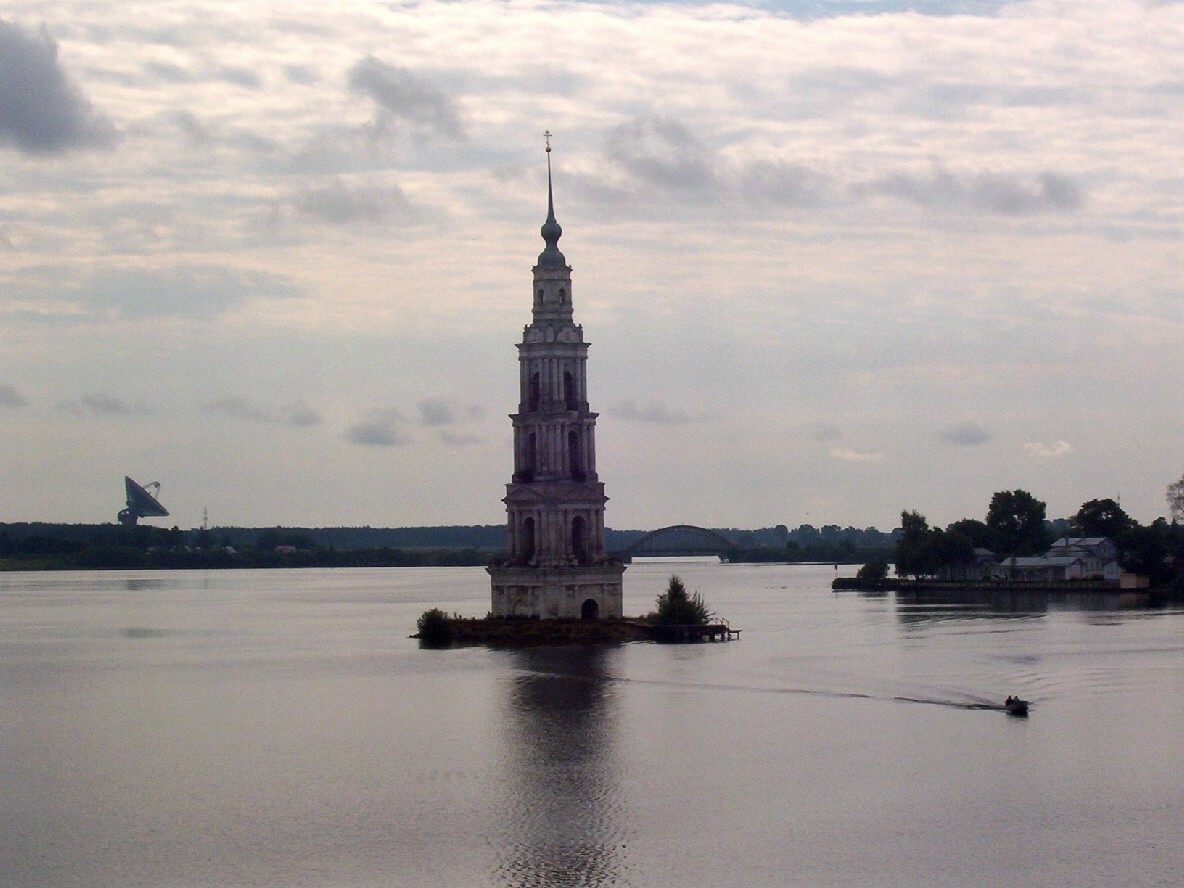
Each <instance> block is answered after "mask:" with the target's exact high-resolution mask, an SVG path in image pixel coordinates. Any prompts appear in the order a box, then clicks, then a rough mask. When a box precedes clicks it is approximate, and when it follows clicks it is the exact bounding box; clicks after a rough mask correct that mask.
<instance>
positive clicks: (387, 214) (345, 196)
mask: <svg viewBox="0 0 1184 888" xmlns="http://www.w3.org/2000/svg"><path fill="white" fill-rule="evenodd" d="M292 205H293V206H294V207H295V208H296V209H297V210H298V211H300V212H301V213H303V214H304V215H306V216H310V217H312V218H314V219H319V220H321V221H322V222H328V223H330V224H332V225H346V226H348V225H358V224H360V225H373V226H383V227H389V226H391V225H394V224H406V223H413V222H416V221H418V220H419V218H420V213H419V211H418V209H417V208H416V207H415V206H414V205H413V204H412V203H411V202H410V201H409V200H408V199H407V195H406V194H404V193H403V189H401V188H399V186H397V185H391V184H386V185H376V186H372V187H354V186H351V185H348V184H347V183H345V182H342V181H340V180H337V181H334V182H332V183H330V184H328V185H323V186H319V187H315V188H309V189H306V190H304V191H301V192H298V193H297V194H296V195H294V196H293V198H292Z"/></svg>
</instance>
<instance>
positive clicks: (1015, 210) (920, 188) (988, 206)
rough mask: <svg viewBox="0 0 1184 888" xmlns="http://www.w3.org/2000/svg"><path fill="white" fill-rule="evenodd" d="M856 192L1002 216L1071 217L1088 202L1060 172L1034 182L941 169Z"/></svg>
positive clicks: (879, 182)
mask: <svg viewBox="0 0 1184 888" xmlns="http://www.w3.org/2000/svg"><path fill="white" fill-rule="evenodd" d="M853 190H854V191H855V192H856V193H864V194H867V193H872V194H882V195H886V196H889V197H895V198H897V199H900V200H904V201H908V202H909V203H915V204H919V205H921V206H925V207H931V208H935V209H970V210H974V211H978V212H987V213H996V214H1000V215H1027V214H1031V213H1042V212H1065V211H1068V210H1074V209H1077V208H1078V207H1080V206H1081V204H1082V203H1083V202H1084V195H1083V193H1082V191H1081V189H1080V188H1079V187H1078V186H1077V185H1076V183H1074V182H1073V181H1072V180H1071V179H1069V178H1067V177H1065V176H1061V175H1058V174H1057V173H1052V172H1045V173H1041V174H1040V175H1038V176H1036V177H1034V178H1032V177H1024V176H1019V175H1014V174H1000V173H977V174H972V175H963V176H959V175H955V174H954V173H952V172H950V171H949V170H947V169H945V168H944V167H940V166H939V167H936V168H935V169H934V170H933V172H932V173H930V174H929V175H916V174H913V173H895V174H893V175H890V176H885V177H884V178H881V179H878V180H876V181H874V182H870V183H866V184H863V185H857V186H855V187H854V189H853Z"/></svg>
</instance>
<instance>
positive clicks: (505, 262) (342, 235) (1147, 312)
mask: <svg viewBox="0 0 1184 888" xmlns="http://www.w3.org/2000/svg"><path fill="white" fill-rule="evenodd" d="M1182 60H1184V4H1181V3H1171V2H1146V0H1134V2H1120V0H1073V2H1045V0H1037V2H1016V3H1008V2H970V0H967V2H948V3H941V2H937V0H931V2H905V0H899V2H896V0H885V2H877V0H872V2H856V0H849V2H840V0H829V2H828V0H819V2H795V3H775V2H759V3H751V4H730V5H729V4H706V3H693V2H683V3H670V4H661V3H590V2H566V3H536V2H526V0H523V2H509V3H492V2H471V0H457V2H448V3H435V2H423V3H420V2H402V3H395V2H390V3H374V2H339V3H332V4H327V3H323V2H320V0H317V2H294V0H283V2H263V0H256V2H248V0H244V2H238V3H233V4H231V3H226V2H196V0H195V2H178V3H169V4H162V3H157V2H145V3H137V2H129V0H119V2H101V0H82V2H71V0H53V2H33V0H30V2H0V429H2V432H0V521H18V520H48V521H87V522H90V521H110V520H113V519H114V517H115V513H116V512H117V511H118V510H119V509H120V508H121V507H122V505H123V503H122V497H123V484H122V476H123V475H125V474H128V475H131V476H132V477H133V478H136V479H137V480H139V481H141V482H149V481H159V482H161V484H162V490H161V499H162V501H163V502H164V504H165V505H166V506H167V507H168V508H169V509H170V510H171V511H172V515H173V518H171V519H161V521H159V522H156V523H165V524H168V523H170V522H171V521H176V522H177V523H179V524H180V525H181V526H182V527H190V526H195V525H197V524H198V523H199V522H200V521H201V520H202V514H203V510H208V513H209V518H210V521H211V523H213V524H235V525H257V526H270V525H277V524H284V525H303V526H309V525H313V526H318V525H367V524H368V525H372V526H398V525H426V524H492V523H499V522H501V521H503V520H504V507H503V505H502V503H501V501H500V500H501V497H502V496H504V493H505V491H504V486H503V485H504V484H505V482H506V481H508V480H509V475H510V471H511V454H510V444H511V429H510V422H509V420H508V419H507V417H506V415H507V414H508V413H510V412H512V411H513V410H514V409H515V407H516V402H517V394H518V393H517V380H518V371H517V353H516V350H515V348H514V343H516V342H517V341H519V339H520V337H521V332H522V325H523V324H525V323H527V322H528V321H529V319H530V317H529V316H530V305H531V298H530V294H531V286H530V282H531V266H532V265H533V264H534V261H535V259H536V257H537V255H538V253H539V251H540V250H541V249H542V246H543V244H542V241H541V239H540V238H539V233H538V229H539V225H540V224H541V223H542V221H543V218H544V216H545V210H546V167H545V155H544V153H543V139H542V133H543V131H544V130H545V129H549V130H550V131H551V132H552V133H553V134H554V138H553V145H554V149H555V150H554V154H553V155H552V157H553V159H554V162H555V189H556V214H557V216H558V218H559V221H560V222H561V223H562V225H563V227H564V237H563V240H562V241H561V242H560V247H561V249H562V250H563V251H564V253H565V255H566V256H567V259H568V262H569V263H571V265H572V266H573V268H574V271H573V281H574V283H573V295H574V300H575V306H576V317H577V321H578V322H580V323H582V324H583V326H584V332H585V338H586V339H587V340H589V341H590V342H591V343H592V347H591V352H590V360H589V373H588V377H589V379H588V383H589V399H590V401H591V403H592V407H593V409H594V410H597V411H599V413H600V418H599V420H598V428H597V435H598V439H597V461H598V468H599V472H600V477H601V480H602V481H604V482H605V484H606V487H607V493H608V495H609V497H610V502H609V505H608V507H607V522H608V524H609V525H610V526H613V527H618V528H627V527H638V528H644V527H657V526H662V525H667V524H673V523H682V522H686V523H695V524H702V525H707V526H717V527H718V526H725V527H727V526H730V527H756V526H768V525H773V524H778V523H784V524H787V525H790V526H795V525H797V524H800V523H812V524H815V525H821V524H825V523H835V524H840V525H844V526H846V525H855V526H859V527H865V526H869V525H875V526H877V527H880V528H881V529H888V528H891V527H893V526H896V524H897V523H898V519H899V513H900V511H901V509H905V508H908V509H917V510H919V511H921V512H922V513H924V514H926V515H927V516H928V517H929V518H930V520H931V521H932V522H935V523H938V524H945V523H948V522H950V521H953V520H955V519H957V518H961V517H967V516H969V517H979V518H981V517H983V516H984V514H985V512H986V507H987V503H988V501H989V500H990V496H991V493H992V492H993V491H996V490H1004V489H1013V488H1017V487H1022V488H1024V489H1027V490H1030V491H1031V492H1032V493H1033V494H1035V495H1036V496H1037V497H1039V498H1040V499H1043V500H1045V501H1047V503H1048V512H1049V515H1050V517H1054V516H1062V515H1070V514H1072V513H1073V512H1075V511H1076V510H1077V508H1078V507H1079V506H1080V505H1081V503H1082V502H1083V501H1085V500H1088V499H1093V498H1095V497H1107V496H1112V497H1120V498H1121V502H1122V504H1123V506H1124V507H1125V508H1126V509H1127V510H1128V511H1129V512H1130V513H1131V514H1132V515H1133V516H1135V517H1136V518H1138V519H1140V520H1142V521H1148V520H1151V519H1153V518H1155V517H1157V516H1159V515H1162V514H1165V513H1166V502H1165V499H1164V491H1165V488H1166V486H1167V485H1168V484H1170V483H1171V482H1173V481H1175V480H1178V479H1179V478H1180V477H1181V474H1182V473H1184V447H1182V446H1181V428H1182V426H1184V398H1182V397H1181V390H1182V388H1184V387H1182V385H1181V381H1182V380H1184V349H1182V348H1181V347H1180V343H1181V339H1182V338H1184V336H1182V334H1184V310H1182V308H1181V306H1182V299H1184V281H1182V276H1181V269H1182V268H1184V172H1182V170H1184V62H1182Z"/></svg>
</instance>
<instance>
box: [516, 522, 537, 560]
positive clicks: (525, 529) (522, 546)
mask: <svg viewBox="0 0 1184 888" xmlns="http://www.w3.org/2000/svg"><path fill="white" fill-rule="evenodd" d="M518 554H519V555H520V556H521V557H522V562H523V563H524V564H529V563H530V562H532V561H534V519H533V518H529V517H527V518H523V519H522V526H521V528H520V529H519V531H518Z"/></svg>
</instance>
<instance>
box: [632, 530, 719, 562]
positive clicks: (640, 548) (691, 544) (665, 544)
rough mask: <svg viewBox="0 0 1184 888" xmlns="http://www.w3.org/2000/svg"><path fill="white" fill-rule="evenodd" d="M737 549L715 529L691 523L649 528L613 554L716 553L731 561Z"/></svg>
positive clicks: (668, 554) (681, 554)
mask: <svg viewBox="0 0 1184 888" xmlns="http://www.w3.org/2000/svg"><path fill="white" fill-rule="evenodd" d="M740 551H741V549H740V547H739V546H737V545H736V544H735V543H733V542H732V541H731V540H729V539H728V538H727V537H725V536H724V535H723V534H722V533H719V532H717V531H714V530H709V529H708V528H706V527H697V526H696V525H694V524H671V525H670V526H669V527H659V528H658V529H657V530H651V531H650V532H649V533H647V534H645V535H644V536H641V537H638V538H637V539H636V540H634V541H633V542H632V543H630V544H629V545H628V546H626V547H625V548H624V549H618V550H617V551H616V552H614V553H613V554H614V555H617V556H619V557H621V558H624V559H626V560H629V559H631V558H633V557H634V556H635V555H640V556H658V557H662V556H665V557H679V556H687V555H717V556H719V559H720V560H721V561H732V560H733V559H734V558H735V557H736V556H737V554H739V553H740Z"/></svg>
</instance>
